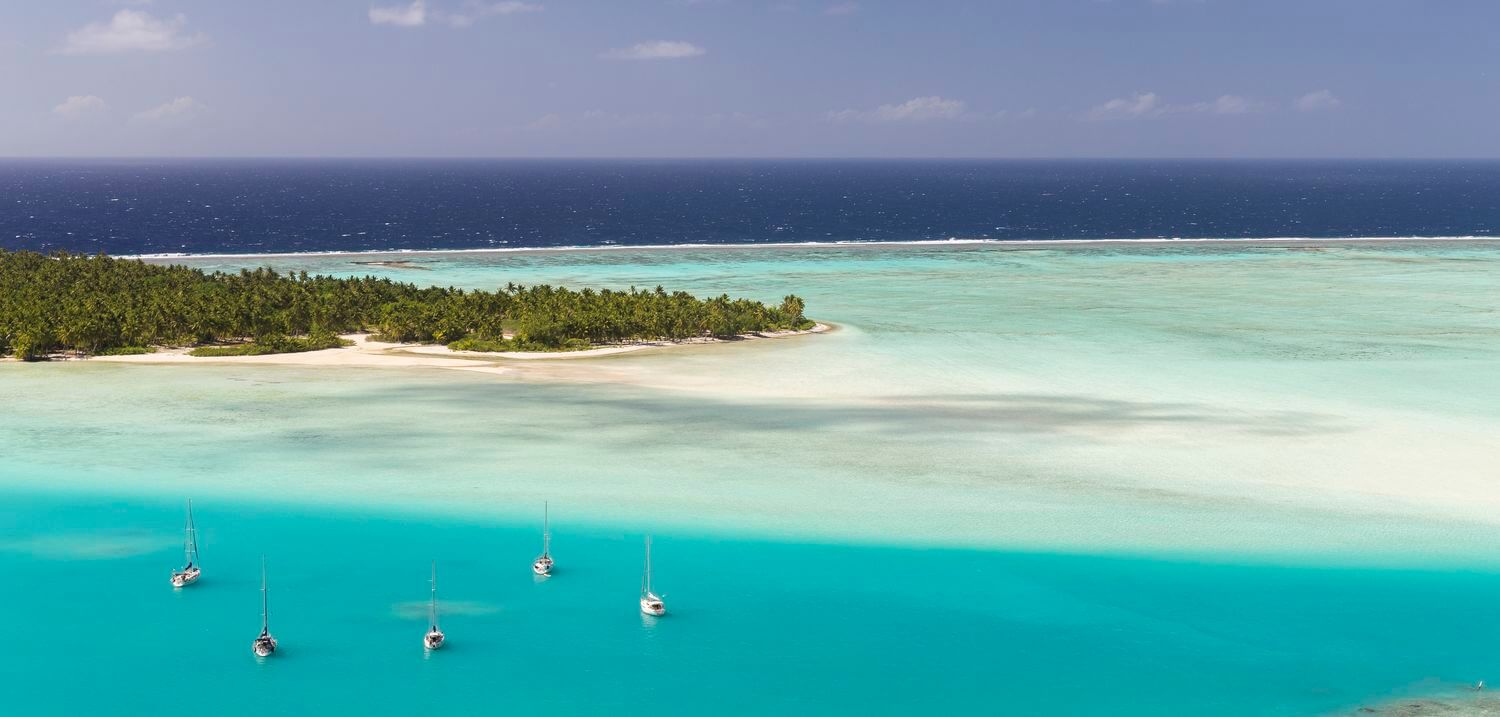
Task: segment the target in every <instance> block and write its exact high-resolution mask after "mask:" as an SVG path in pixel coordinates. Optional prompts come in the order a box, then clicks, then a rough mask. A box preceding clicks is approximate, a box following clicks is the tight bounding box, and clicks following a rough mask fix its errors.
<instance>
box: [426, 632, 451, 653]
mask: <svg viewBox="0 0 1500 717" xmlns="http://www.w3.org/2000/svg"><path fill="white" fill-rule="evenodd" d="M447 642H448V638H447V636H445V635H443V631H442V630H433V631H432V632H429V633H427V634H426V635H423V636H422V645H423V646H424V647H426V648H427V649H429V650H441V649H442V648H443V645H444V644H446V643H447Z"/></svg>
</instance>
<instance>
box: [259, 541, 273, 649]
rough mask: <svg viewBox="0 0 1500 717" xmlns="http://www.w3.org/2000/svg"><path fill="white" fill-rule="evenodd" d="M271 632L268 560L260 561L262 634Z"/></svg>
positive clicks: (262, 559)
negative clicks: (267, 597)
mask: <svg viewBox="0 0 1500 717" xmlns="http://www.w3.org/2000/svg"><path fill="white" fill-rule="evenodd" d="M270 632H271V609H270V603H269V602H267V601H266V559H265V558H261V559H260V634H262V635H268V634H270Z"/></svg>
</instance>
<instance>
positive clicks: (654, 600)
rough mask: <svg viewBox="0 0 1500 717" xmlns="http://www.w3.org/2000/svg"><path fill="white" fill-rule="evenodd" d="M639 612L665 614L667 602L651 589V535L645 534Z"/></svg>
mask: <svg viewBox="0 0 1500 717" xmlns="http://www.w3.org/2000/svg"><path fill="white" fill-rule="evenodd" d="M641 612H643V613H646V614H647V615H657V616H661V615H665V614H667V604H666V603H664V602H662V600H661V596H660V595H657V594H656V593H654V592H652V591H651V536H649V535H648V536H646V574H645V576H643V577H642V578H641Z"/></svg>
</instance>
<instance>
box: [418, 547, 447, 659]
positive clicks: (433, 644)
mask: <svg viewBox="0 0 1500 717" xmlns="http://www.w3.org/2000/svg"><path fill="white" fill-rule="evenodd" d="M427 622H428V625H430V627H428V628H427V634H426V635H423V636H422V644H423V645H425V646H426V647H427V649H429V650H436V649H439V648H441V647H442V646H443V641H444V640H446V639H448V638H447V636H445V635H443V631H442V630H440V629H438V619H437V561H433V563H432V604H431V606H430V607H428V609H427Z"/></svg>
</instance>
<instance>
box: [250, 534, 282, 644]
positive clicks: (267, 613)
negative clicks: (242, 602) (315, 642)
mask: <svg viewBox="0 0 1500 717" xmlns="http://www.w3.org/2000/svg"><path fill="white" fill-rule="evenodd" d="M250 649H251V650H252V651H254V652H255V656H256V657H270V656H271V655H273V654H275V652H276V638H274V637H271V610H270V607H269V603H268V602H267V601H266V559H265V558H261V560H260V634H259V635H257V636H256V637H255V641H254V642H252V643H250Z"/></svg>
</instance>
